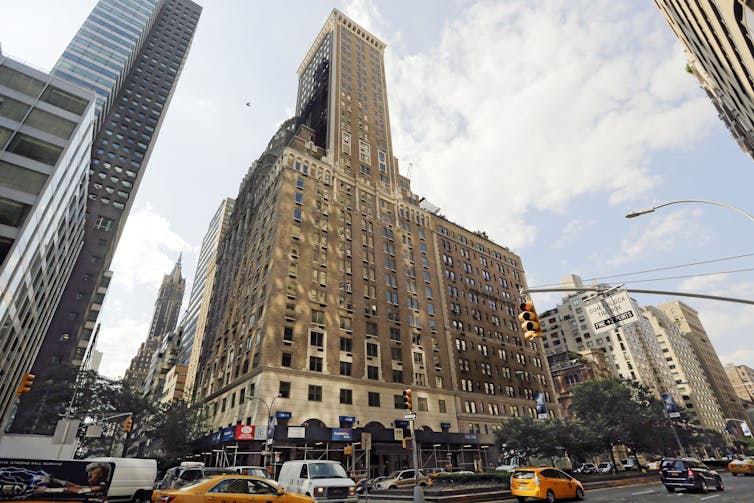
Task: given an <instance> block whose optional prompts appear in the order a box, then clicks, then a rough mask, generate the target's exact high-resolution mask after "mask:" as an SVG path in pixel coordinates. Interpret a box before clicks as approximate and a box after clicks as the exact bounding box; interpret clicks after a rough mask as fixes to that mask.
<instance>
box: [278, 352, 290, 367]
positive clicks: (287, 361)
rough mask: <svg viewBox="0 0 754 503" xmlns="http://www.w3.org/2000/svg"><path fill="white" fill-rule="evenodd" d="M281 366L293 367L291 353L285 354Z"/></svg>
mask: <svg viewBox="0 0 754 503" xmlns="http://www.w3.org/2000/svg"><path fill="white" fill-rule="evenodd" d="M280 365H282V366H283V367H290V366H291V353H283V358H282V361H281V362H280Z"/></svg>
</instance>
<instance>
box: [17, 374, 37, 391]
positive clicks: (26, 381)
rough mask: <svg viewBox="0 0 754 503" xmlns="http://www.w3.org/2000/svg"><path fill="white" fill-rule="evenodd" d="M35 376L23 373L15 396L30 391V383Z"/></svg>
mask: <svg viewBox="0 0 754 503" xmlns="http://www.w3.org/2000/svg"><path fill="white" fill-rule="evenodd" d="M35 377H37V376H35V375H34V374H29V373H26V374H24V376H23V377H22V378H21V384H19V385H18V389H17V390H16V396H21V395H22V394H24V393H26V392H27V391H31V385H32V383H33V382H34V378H35Z"/></svg>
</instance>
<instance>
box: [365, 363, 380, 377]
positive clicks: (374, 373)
mask: <svg viewBox="0 0 754 503" xmlns="http://www.w3.org/2000/svg"><path fill="white" fill-rule="evenodd" d="M379 378H380V369H379V368H378V367H375V366H373V365H368V366H367V379H373V380H377V379H379Z"/></svg>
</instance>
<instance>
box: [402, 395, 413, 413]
mask: <svg viewBox="0 0 754 503" xmlns="http://www.w3.org/2000/svg"><path fill="white" fill-rule="evenodd" d="M403 408H404V409H408V410H409V412H413V411H414V400H413V398H411V390H410V389H404V390H403Z"/></svg>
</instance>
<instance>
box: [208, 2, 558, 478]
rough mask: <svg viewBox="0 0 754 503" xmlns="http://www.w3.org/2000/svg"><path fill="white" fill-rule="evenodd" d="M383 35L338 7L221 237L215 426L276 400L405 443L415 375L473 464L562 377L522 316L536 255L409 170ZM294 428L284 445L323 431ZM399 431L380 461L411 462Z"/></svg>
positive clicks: (319, 421)
mask: <svg viewBox="0 0 754 503" xmlns="http://www.w3.org/2000/svg"><path fill="white" fill-rule="evenodd" d="M384 49H385V45H384V44H383V43H382V42H381V41H379V40H378V39H376V38H375V37H374V36H373V35H371V34H370V33H368V32H367V31H365V30H364V29H363V28H362V27H360V26H359V25H357V24H356V23H354V22H353V21H352V20H350V19H349V18H348V17H346V16H345V15H343V14H342V13H341V12H339V11H337V10H334V11H333V12H332V14H331V15H330V16H329V18H328V19H327V21H326V23H325V26H324V28H323V29H322V30H321V31H320V33H319V35H318V36H317V38H316V40H315V42H314V44H313V45H312V47H311V49H310V50H309V51H308V53H307V55H306V57H305V58H304V61H303V63H302V64H301V66H300V67H299V70H298V75H299V90H298V99H297V106H296V111H297V116H295V117H293V118H291V119H289V120H288V121H286V122H285V123H283V124H282V125H281V126H280V127H279V129H278V131H277V132H276V134H274V135H273V137H272V139H271V140H270V142H269V143H268V145H267V148H266V150H265V151H264V153H262V155H261V156H260V157H259V158H258V159H257V160H256V161H255V162H254V163H253V165H252V166H251V168H250V169H249V172H248V174H247V175H246V177H245V179H244V180H243V182H242V184H241V187H240V190H239V193H238V196H237V198H236V204H235V207H234V210H233V213H232V215H231V217H230V222H229V225H228V229H227V232H226V233H225V235H224V237H223V239H222V241H221V243H220V245H219V247H218V252H217V254H218V255H217V256H218V258H217V273H216V277H215V287H214V290H213V294H212V301H211V305H210V308H209V311H208V312H209V314H208V319H207V328H206V330H205V337H204V341H203V344H202V354H201V358H200V365H199V369H200V371H199V376H198V377H197V384H196V386H195V390H196V393H195V396H196V399H197V400H202V401H204V402H205V403H206V404H207V408H208V410H209V413H210V416H211V420H212V426H213V429H215V428H219V427H226V428H227V427H229V425H235V424H238V423H239V422H241V423H246V424H253V425H256V428H257V430H256V431H260V429H261V431H263V432H264V431H266V430H267V428H266V425H267V421H268V417H269V416H270V415H272V416H274V417H275V418H276V421H279V424H281V425H287V426H304V427H305V429H307V431H309V432H314V431H315V430H316V431H319V432H320V433H319V434H320V435H322V438H323V439H324V438H327V439H329V438H331V437H330V436H328V434H327V433H323V432H322V431H321V430H322V429H323V428H339V427H341V428H350V427H353V428H359V427H363V428H367V429H372V430H379V432H380V433H379V434H378V437H379V438H381V439H390V440H391V441H392V440H394V438H393V433H394V431H393V427H396V428H399V427H400V424H401V423H402V422H403V397H402V393H403V391H404V390H405V389H407V388H411V389H412V390H413V402H414V407H415V409H414V410H415V411H416V413H417V427H421V428H422V430H423V432H422V433H420V434H418V436H417V439H418V442H419V443H422V442H425V443H426V442H429V444H430V445H434V444H433V443H432V442H430V441H429V436H427V437H424V436H423V435H424V432H435V434H438V436H435V437H432V438H434V439H435V442H439V443H440V444H441V445H443V449H445V450H448V451H451V450H453V451H456V450H457V451H459V453H456V454H453V456H458V459H456V462H457V463H461V462H466V463H473V461H472V460H471V456H472V455H474V454H473V452H472V453H471V454H468V456H469V457H468V458H466V459H465V460H463V461H462V460H461V459H460V457H463V456H464V454H463V453H462V452H460V451H462V450H463V449H464V448H465V447H471V448H472V450H473V451H474V452H476V458H475V459H477V460H479V459H481V454H480V452H481V449H483V447H482V445H484V448H488V447H490V445H491V443H492V440H493V439H492V433H493V430H494V428H496V427H498V426H499V425H500V422H501V419H502V417H504V416H519V415H532V416H534V417H536V410H535V402H534V397H535V394H536V393H537V392H543V393H544V394H545V396H546V400H547V402H549V404H550V411H551V413H553V414H555V413H556V411H555V410H553V407H552V403H553V397H554V394H553V391H552V389H553V388H552V381H551V378H550V376H549V370H548V366H547V361H546V359H545V358H544V353H543V351H542V346H541V343H540V342H538V341H525V340H524V337H523V334H522V333H521V330H520V329H519V325H518V323H517V319H516V316H517V309H518V304H519V302H520V300H521V299H520V297H519V295H518V291H519V290H518V289H519V288H520V287H523V286H525V285H526V279H525V276H524V272H523V266H522V264H521V260H520V258H519V257H518V256H517V255H516V254H515V253H512V252H511V251H510V250H509V249H508V248H505V247H503V246H500V245H497V244H495V243H494V242H492V241H491V240H489V239H488V238H487V236H486V235H485V234H484V233H481V232H471V231H469V230H467V229H464V228H463V227H461V226H459V225H456V224H454V223H452V222H450V221H448V220H447V219H445V218H443V217H442V216H439V215H437V214H436V212H434V211H432V210H431V209H430V208H431V206H429V205H425V204H424V203H423V202H421V201H423V199H422V198H420V197H419V196H417V195H416V194H414V193H413V192H412V191H411V186H410V181H409V180H408V178H405V177H402V176H400V174H399V170H398V162H397V160H396V159H395V158H394V157H393V155H392V146H391V139H390V133H389V115H388V109H387V98H386V91H385V69H384V63H383V51H384ZM273 400H274V403H273ZM265 404H269V405H270V409H272V410H268V409H266V405H265ZM359 425H360V426H359ZM279 431H281V432H282V431H283V429H281V430H279ZM291 431H294V430H291V429H290V428H288V432H291ZM461 432H463V433H461ZM300 433H301V432H300V431H298V430H297V434H299V435H300ZM440 433H441V436H440V435H439V434H440ZM281 435H282V436H280V437H279V436H278V433H277V432H276V433H275V445H276V446H278V445H282V444H286V445H287V447H290V449H287V448H284V449H281V451H282V452H281V454H282V456H285V457H287V456H297V455H300V454H301V452H302V451H303V447H304V444H305V442H306V441H307V440H309V441H312V440H313V439H314V438H315V437H313V436H311V435H314V433H311V434H310V433H306V434H305V437H300V436H299V437H292V436H287V437H286V436H284V435H283V434H282V433H281ZM428 435H429V434H428ZM485 435H486V436H485ZM334 436H335V434H333V437H334ZM378 437H375V438H378ZM317 438H319V437H317ZM355 438H356V437H354V439H355ZM399 445H400V443H398V445H396V444H395V443H391V444H390V445H389V446H382V447H381V449H383V450H382V452H380V453H379V454H374V453H373V456H384V458H380V460H379V463H380V466H382V465H383V464H387V465H388V468H398V467H399V466H400V456H401V455H402V453H401V452H400V451H401V448H400V447H399ZM472 446H473V447H472ZM257 447H262V446H254V447H250V448H249V449H246V450H252V451H257V450H261V449H257ZM297 448H301V450H300V451H297V450H296V449H297ZM477 451H479V452H477ZM470 452H471V451H470ZM297 453H298V454H297ZM489 459H495V456H494V455H492V454H491V455H490V458H489ZM247 462H248V463H250V464H255V463H259V462H261V460H260V459H258V458H252V459H249V460H247ZM375 462H376V460H375Z"/></svg>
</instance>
